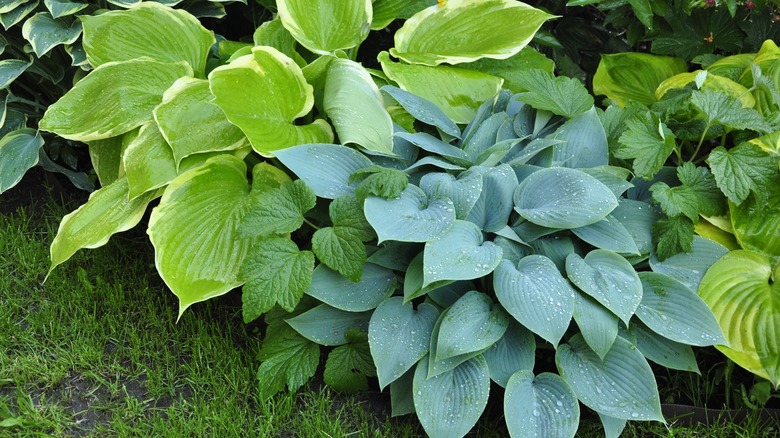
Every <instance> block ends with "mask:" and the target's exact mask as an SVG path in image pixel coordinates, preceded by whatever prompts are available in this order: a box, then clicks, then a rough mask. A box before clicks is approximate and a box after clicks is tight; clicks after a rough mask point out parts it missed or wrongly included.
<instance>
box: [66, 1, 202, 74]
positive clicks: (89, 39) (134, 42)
mask: <svg viewBox="0 0 780 438" xmlns="http://www.w3.org/2000/svg"><path fill="white" fill-rule="evenodd" d="M81 21H82V22H83V24H84V38H83V44H84V50H86V51H87V59H88V60H89V63H90V65H92V66H93V67H98V66H100V65H102V64H105V63H108V62H115V61H128V60H131V59H136V58H141V57H149V58H151V59H153V60H155V61H159V62H167V63H178V62H181V61H186V62H187V63H188V64H189V65H190V66H191V67H192V70H193V71H194V72H195V75H196V76H197V77H204V75H205V72H206V58H207V57H208V54H209V50H210V49H211V46H212V45H213V44H214V42H215V39H214V34H213V32H211V31H209V30H206V28H204V27H203V26H202V25H201V24H200V22H199V21H198V20H197V19H196V18H195V17H193V16H192V15H190V14H189V13H187V12H186V11H183V10H180V9H178V10H177V9H171V8H169V7H167V6H162V5H160V4H159V3H156V2H143V3H139V4H138V5H135V6H133V7H132V8H130V9H128V10H124V11H111V12H107V13H104V14H100V15H85V16H83V17H81Z"/></svg>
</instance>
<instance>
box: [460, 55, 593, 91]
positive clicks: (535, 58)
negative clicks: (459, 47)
mask: <svg viewBox="0 0 780 438" xmlns="http://www.w3.org/2000/svg"><path fill="white" fill-rule="evenodd" d="M463 67H466V68H470V69H472V70H477V71H481V72H482V73H487V74H489V75H492V76H497V77H499V78H502V79H504V85H503V87H504V88H506V89H508V90H511V91H512V92H513V93H522V92H523V91H527V90H530V88H526V87H525V86H523V84H524V83H525V82H524V80H525V75H526V74H527V73H528V72H529V71H531V70H541V71H544V72H545V73H548V74H550V75H552V74H553V71H554V70H555V62H554V61H553V60H552V59H550V58H548V57H546V56H544V55H542V54H541V53H539V52H538V51H536V49H534V48H533V47H531V46H526V47H524V48H523V50H521V51H520V52H518V53H517V54H516V55H514V56H511V57H509V58H507V59H491V58H482V59H480V60H478V61H474V62H470V63H468V64H464V65H463ZM591 99H592V98H591Z"/></svg>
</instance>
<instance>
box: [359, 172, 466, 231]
mask: <svg viewBox="0 0 780 438" xmlns="http://www.w3.org/2000/svg"><path fill="white" fill-rule="evenodd" d="M363 210H364V212H365V214H366V219H367V220H368V223H370V224H371V226H372V227H373V228H374V230H375V231H376V234H377V236H378V237H379V243H382V242H384V241H385V240H398V241H401V242H427V241H429V240H433V239H436V238H438V237H439V236H441V235H443V234H444V233H445V232H447V230H449V229H450V227H452V225H453V224H454V223H455V206H454V205H453V204H452V201H450V200H449V199H445V198H435V199H428V196H426V195H425V192H423V191H422V189H420V188H419V187H417V186H415V185H412V184H409V185H408V186H406V189H404V191H403V192H402V193H401V196H400V197H398V198H396V199H382V198H379V197H376V196H369V197H368V198H367V199H366V202H365V204H364V205H363Z"/></svg>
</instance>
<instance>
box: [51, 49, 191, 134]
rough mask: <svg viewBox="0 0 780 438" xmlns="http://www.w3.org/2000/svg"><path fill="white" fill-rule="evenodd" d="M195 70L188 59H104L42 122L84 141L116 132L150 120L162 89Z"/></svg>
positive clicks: (56, 132)
mask: <svg viewBox="0 0 780 438" xmlns="http://www.w3.org/2000/svg"><path fill="white" fill-rule="evenodd" d="M190 75H192V69H191V68H190V67H189V65H187V64H186V63H184V62H181V63H177V64H173V63H168V62H158V61H152V60H150V59H148V58H146V59H134V60H132V61H126V62H110V63H108V64H103V65H101V66H100V67H98V68H96V69H95V70H93V71H92V72H91V73H90V74H89V75H87V77H85V78H84V79H82V80H80V81H79V82H78V83H76V85H75V86H74V87H73V88H71V89H70V91H68V92H67V93H66V94H65V95H64V96H62V98H60V100H58V101H57V102H55V103H54V104H52V105H51V106H49V108H48V109H47V110H46V113H45V114H44V115H43V118H42V119H41V121H40V123H39V124H38V126H39V127H40V129H41V130H43V131H49V132H53V133H55V134H57V135H59V136H60V137H64V138H67V139H69V140H76V141H83V142H89V141H92V140H101V139H105V138H111V137H116V136H118V135H121V134H124V133H126V132H128V131H130V130H131V129H133V128H136V127H138V126H141V125H143V124H144V123H146V122H148V121H150V120H151V119H152V110H153V109H154V107H155V106H157V105H158V104H159V103H160V101H161V100H162V96H163V92H165V90H166V89H168V87H170V86H171V84H173V83H174V82H175V81H176V79H178V78H180V77H182V76H190Z"/></svg>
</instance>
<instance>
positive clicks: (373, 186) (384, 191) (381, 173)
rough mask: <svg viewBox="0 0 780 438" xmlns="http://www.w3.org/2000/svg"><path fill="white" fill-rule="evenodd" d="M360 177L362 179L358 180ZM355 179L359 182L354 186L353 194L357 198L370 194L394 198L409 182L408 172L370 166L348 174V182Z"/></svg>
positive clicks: (366, 196)
mask: <svg viewBox="0 0 780 438" xmlns="http://www.w3.org/2000/svg"><path fill="white" fill-rule="evenodd" d="M366 175H367V176H366ZM361 178H362V179H363V180H362V181H360V179H361ZM355 181H360V184H358V186H357V187H356V188H355V195H356V196H357V198H358V199H359V200H363V199H366V198H368V197H369V196H371V195H373V196H379V197H380V198H385V199H394V198H397V197H399V196H401V192H403V191H404V189H405V188H406V185H407V184H409V174H407V173H406V172H401V171H400V170H396V169H388V168H384V167H379V166H372V167H369V168H366V169H360V170H358V171H357V172H355V173H353V174H352V175H350V177H349V182H350V183H352V182H355Z"/></svg>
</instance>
